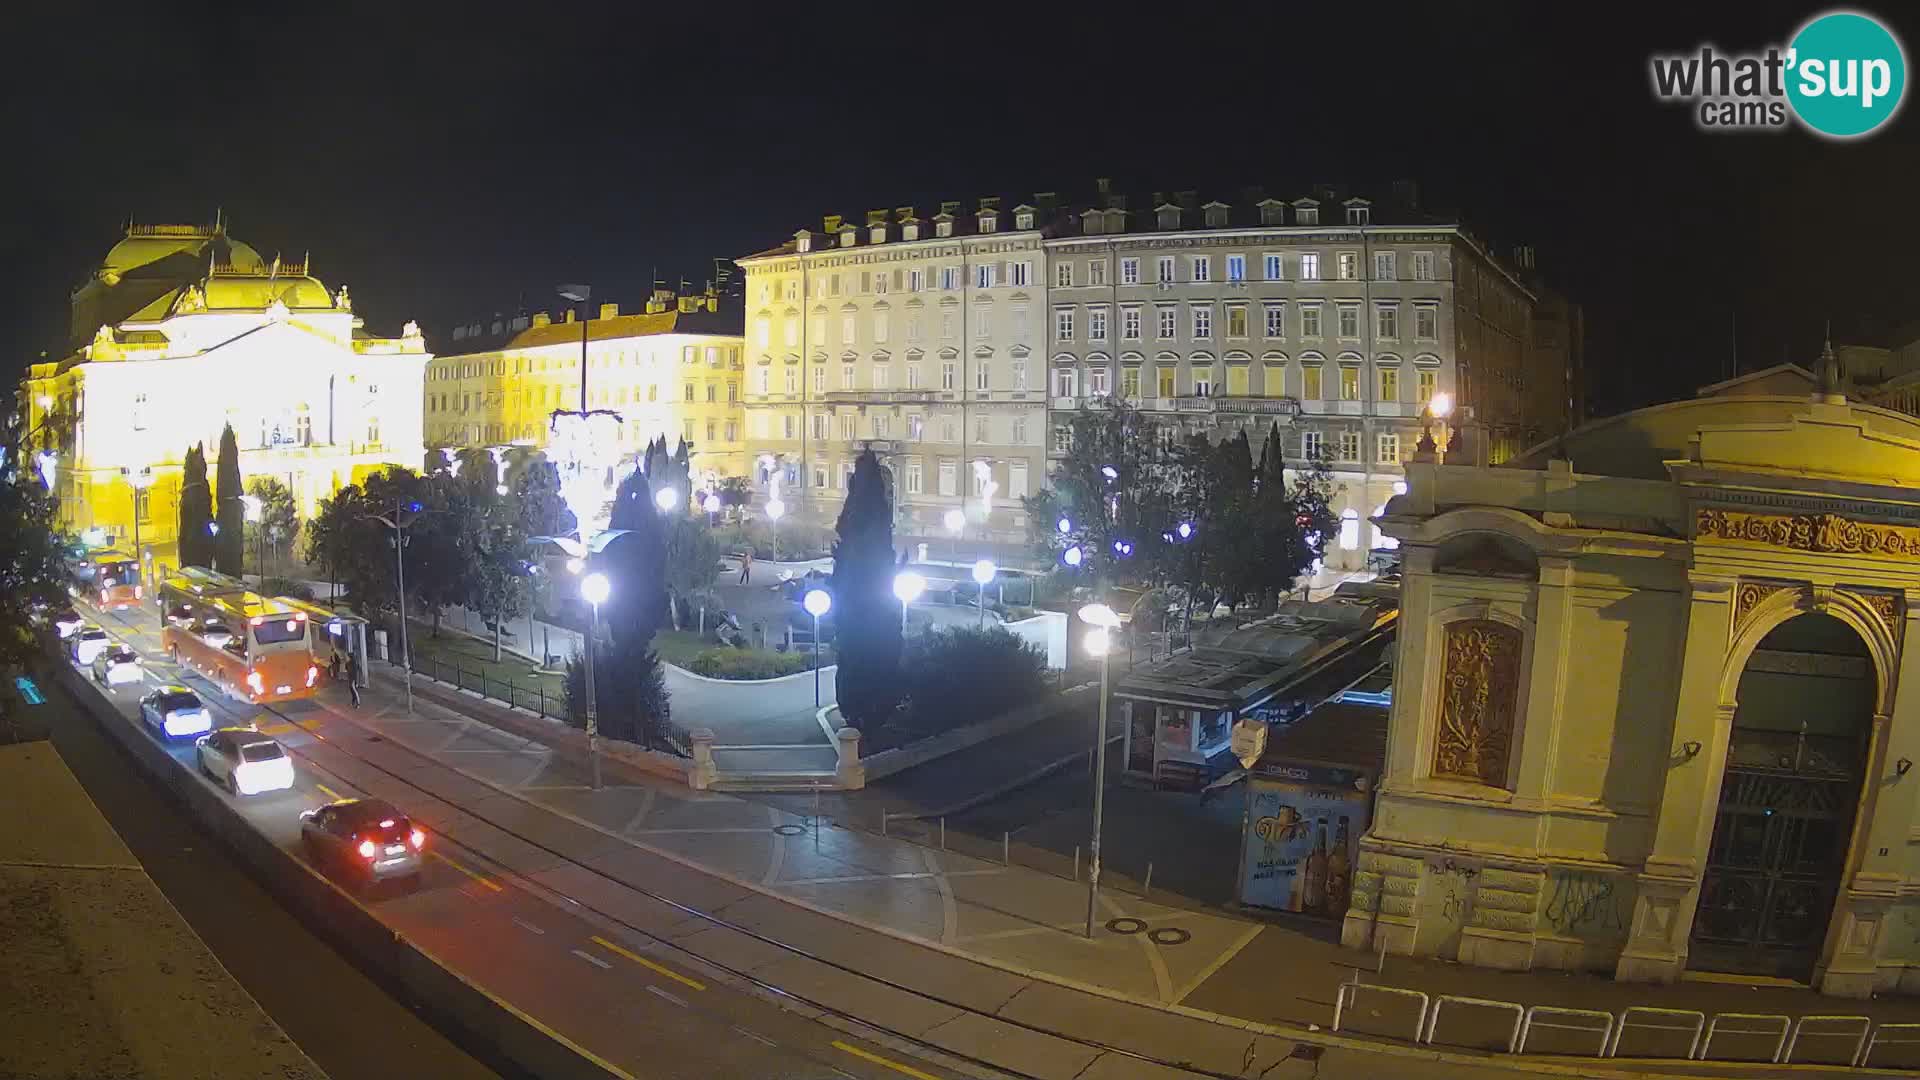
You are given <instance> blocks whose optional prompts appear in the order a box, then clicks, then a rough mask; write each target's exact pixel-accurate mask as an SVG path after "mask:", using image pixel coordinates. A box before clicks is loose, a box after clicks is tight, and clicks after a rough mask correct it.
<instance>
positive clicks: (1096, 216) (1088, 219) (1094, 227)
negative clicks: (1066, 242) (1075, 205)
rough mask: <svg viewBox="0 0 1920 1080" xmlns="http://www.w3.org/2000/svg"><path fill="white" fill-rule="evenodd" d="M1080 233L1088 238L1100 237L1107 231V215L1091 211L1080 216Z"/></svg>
mask: <svg viewBox="0 0 1920 1080" xmlns="http://www.w3.org/2000/svg"><path fill="white" fill-rule="evenodd" d="M1080 231H1081V232H1082V233H1085V234H1086V235H1088V236H1098V235H1099V234H1101V233H1103V232H1106V231H1107V215H1105V214H1103V213H1101V212H1100V211H1098V210H1089V211H1087V212H1086V213H1084V214H1082V215H1080Z"/></svg>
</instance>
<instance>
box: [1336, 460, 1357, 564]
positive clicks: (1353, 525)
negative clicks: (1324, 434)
mask: <svg viewBox="0 0 1920 1080" xmlns="http://www.w3.org/2000/svg"><path fill="white" fill-rule="evenodd" d="M1359 440H1360V436H1358V435H1355V436H1354V441H1355V442H1358V441H1359ZM1346 441H1347V437H1346V436H1345V435H1342V436H1340V443H1341V445H1342V446H1345V445H1346ZM1349 460H1350V459H1349ZM1340 550H1342V551H1358V550H1360V515H1359V514H1356V513H1354V512H1353V511H1352V510H1342V511H1340Z"/></svg>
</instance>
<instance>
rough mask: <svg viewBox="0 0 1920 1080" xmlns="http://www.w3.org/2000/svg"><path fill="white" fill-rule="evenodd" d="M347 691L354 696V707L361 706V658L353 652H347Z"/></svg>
mask: <svg viewBox="0 0 1920 1080" xmlns="http://www.w3.org/2000/svg"><path fill="white" fill-rule="evenodd" d="M346 666H347V693H348V694H350V695H352V696H353V707H354V708H356V709H357V708H359V707H360V660H359V658H358V657H356V656H354V655H353V654H352V653H348V654H347V665H346Z"/></svg>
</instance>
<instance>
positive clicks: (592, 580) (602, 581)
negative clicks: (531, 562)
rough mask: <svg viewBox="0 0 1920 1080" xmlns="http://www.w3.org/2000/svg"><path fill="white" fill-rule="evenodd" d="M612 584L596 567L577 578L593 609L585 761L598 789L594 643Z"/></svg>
mask: <svg viewBox="0 0 1920 1080" xmlns="http://www.w3.org/2000/svg"><path fill="white" fill-rule="evenodd" d="M612 592H613V584H612V582H609V581H608V580H607V575H605V574H602V573H600V572H598V571H595V572H594V573H591V574H588V575H587V576H586V577H583V578H581V579H580V598H581V599H583V600H585V601H586V602H587V606H588V607H590V608H592V609H593V615H592V618H591V620H590V621H589V622H588V623H587V648H586V653H587V762H588V766H589V768H590V769H591V770H592V772H593V789H594V790H595V791H598V790H600V716H599V713H598V711H597V710H596V709H595V707H594V686H593V646H594V643H595V642H597V641H599V640H600V605H601V604H604V603H606V602H607V596H608V595H609V594H611V593H612Z"/></svg>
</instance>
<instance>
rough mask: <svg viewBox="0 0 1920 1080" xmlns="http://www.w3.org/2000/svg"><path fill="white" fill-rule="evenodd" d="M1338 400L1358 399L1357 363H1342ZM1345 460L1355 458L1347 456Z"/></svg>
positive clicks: (1358, 377) (1358, 371) (1358, 379)
mask: <svg viewBox="0 0 1920 1080" xmlns="http://www.w3.org/2000/svg"><path fill="white" fill-rule="evenodd" d="M1340 400H1341V401H1359V400H1360V367H1359V365H1357V364H1342V365H1341V367H1340ZM1347 460H1349V461H1352V460H1355V459H1353V458H1348V459H1347Z"/></svg>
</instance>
